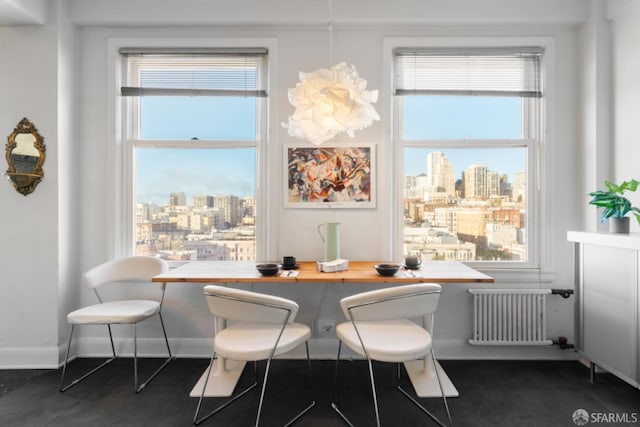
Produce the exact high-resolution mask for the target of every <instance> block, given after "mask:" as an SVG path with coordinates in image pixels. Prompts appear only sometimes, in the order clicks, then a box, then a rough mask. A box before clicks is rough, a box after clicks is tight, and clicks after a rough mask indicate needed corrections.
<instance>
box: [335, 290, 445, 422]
mask: <svg viewBox="0 0 640 427" xmlns="http://www.w3.org/2000/svg"><path fill="white" fill-rule="evenodd" d="M440 292H441V287H440V285H438V284H436V283H417V284H411V285H403V286H397V287H390V288H385V289H379V290H374V291H369V292H363V293H360V294H356V295H352V296H349V297H346V298H343V299H342V300H341V301H340V306H341V308H342V311H343V312H344V315H345V316H346V318H347V319H348V320H347V321H346V322H341V323H340V324H338V326H337V327H336V334H337V335H338V338H339V344H338V358H337V360H336V369H335V374H334V385H333V393H332V399H331V406H332V407H333V409H334V410H335V411H336V412H337V413H338V414H339V415H340V417H342V419H344V421H345V422H347V423H348V424H349V425H351V426H353V424H351V421H350V420H349V419H348V418H347V417H346V415H345V414H344V413H343V412H342V410H341V409H340V408H339V407H338V402H337V399H336V390H337V387H338V370H339V366H340V352H341V349H342V344H343V343H344V344H345V345H346V346H347V347H348V348H349V349H351V350H352V351H353V352H355V353H356V354H358V355H360V356H364V357H365V358H366V359H367V363H368V367H369V379H370V382H371V392H372V395H373V407H374V411H375V417H376V423H377V425H378V427H379V426H380V414H379V410H378V399H377V395H376V385H375V381H374V375H373V366H372V361H373V360H376V361H379V362H392V363H396V366H397V367H396V370H397V375H396V388H397V389H398V390H399V391H400V392H401V393H402V394H403V395H404V396H406V397H407V398H408V399H409V400H411V402H413V403H414V404H415V405H417V406H418V407H419V408H420V409H421V410H422V411H423V412H424V413H425V414H427V415H428V416H429V417H431V418H432V419H433V420H434V421H435V422H437V423H438V424H439V425H444V424H443V423H442V422H441V421H440V420H439V419H438V418H437V417H435V416H434V415H433V414H432V413H431V412H429V411H428V410H427V409H426V408H425V407H424V406H423V405H422V404H420V403H419V402H418V401H417V400H416V398H414V397H412V396H411V395H410V394H409V393H408V392H407V391H406V390H405V389H403V388H402V387H401V386H400V372H401V370H400V363H402V362H408V361H413V360H418V359H422V358H425V356H427V355H429V354H430V355H431V362H432V363H433V364H434V366H433V368H434V369H436V367H435V356H434V353H433V342H432V333H433V313H434V312H435V311H436V308H437V306H438V299H439V297H440ZM416 317H420V318H421V319H420V321H421V322H422V324H421V325H420V324H418V323H416V322H414V321H413V320H412V318H416ZM436 375H437V379H438V385H439V386H440V393H441V394H442V399H443V402H444V407H445V409H446V412H447V417H448V419H449V425H451V414H450V412H449V405H448V404H447V398H446V396H445V393H444V390H443V387H442V383H441V381H440V376H439V374H438V371H437V370H436Z"/></svg>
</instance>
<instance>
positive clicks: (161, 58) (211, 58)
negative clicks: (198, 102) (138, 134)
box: [120, 48, 267, 97]
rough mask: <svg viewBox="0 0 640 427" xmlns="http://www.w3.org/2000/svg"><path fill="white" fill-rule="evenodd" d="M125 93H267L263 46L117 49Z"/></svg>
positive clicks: (147, 94)
mask: <svg viewBox="0 0 640 427" xmlns="http://www.w3.org/2000/svg"><path fill="white" fill-rule="evenodd" d="M120 54H121V55H123V57H124V58H125V66H124V69H123V71H124V73H123V78H122V81H123V85H122V88H121V94H122V95H124V96H254V97H265V96H267V87H266V86H267V84H266V76H267V73H266V67H267V51H266V49H235V50H231V49H197V50H195V49H191V50H175V49H174V50H168V49H132V48H123V49H120Z"/></svg>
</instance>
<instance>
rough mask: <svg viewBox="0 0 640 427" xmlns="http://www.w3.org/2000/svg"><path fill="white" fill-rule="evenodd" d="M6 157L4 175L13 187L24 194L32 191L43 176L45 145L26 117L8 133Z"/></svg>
mask: <svg viewBox="0 0 640 427" xmlns="http://www.w3.org/2000/svg"><path fill="white" fill-rule="evenodd" d="M6 158H7V164H8V166H9V168H8V169H7V172H6V175H7V177H8V178H9V179H10V180H11V182H12V183H13V186H14V187H15V189H16V190H17V191H18V192H19V193H20V194H22V195H24V196H26V195H27V194H30V193H32V192H33V190H35V188H36V186H37V185H38V183H39V182H40V181H41V180H42V178H43V177H44V171H43V170H42V164H43V163H44V158H45V147H44V138H42V136H41V135H40V134H39V133H38V130H37V129H36V128H35V126H34V125H33V123H31V122H30V121H29V120H27V119H26V118H24V119H22V120H21V121H20V123H18V126H17V127H16V128H15V129H14V131H13V133H12V134H11V135H9V138H8V140H7V150H6Z"/></svg>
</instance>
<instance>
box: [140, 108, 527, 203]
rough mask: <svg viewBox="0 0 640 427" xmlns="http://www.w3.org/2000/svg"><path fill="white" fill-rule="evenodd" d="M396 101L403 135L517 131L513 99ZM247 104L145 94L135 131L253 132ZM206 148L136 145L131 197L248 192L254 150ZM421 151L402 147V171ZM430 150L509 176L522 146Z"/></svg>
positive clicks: (229, 136)
mask: <svg viewBox="0 0 640 427" xmlns="http://www.w3.org/2000/svg"><path fill="white" fill-rule="evenodd" d="M404 102H405V106H404V107H405V108H404V111H405V114H406V115H405V120H404V122H405V124H406V126H405V129H404V137H405V138H406V139H472V138H485V139H486V138H494V139H505V138H506V139H518V138H520V135H521V128H520V122H521V120H520V100H519V99H518V98H485V97H438V99H434V98H431V99H428V98H427V97H411V96H409V97H405V98H404ZM255 108H256V105H255V99H253V98H223V99H222V100H220V99H218V100H212V99H211V98H197V97H170V98H164V97H145V98H143V107H142V111H141V114H142V129H141V136H142V138H143V139H187V140H190V139H192V138H198V139H218V140H243V139H245V140H246V139H253V138H255V135H256V123H255V119H254V117H255ZM187 144H188V143H187ZM212 151H213V150H212ZM212 151H209V150H206V149H197V148H185V149H183V150H170V149H162V148H143V149H139V150H137V153H136V156H137V157H136V168H137V169H136V176H137V179H136V193H137V197H136V199H137V201H138V202H152V203H156V204H158V205H164V204H167V203H168V199H169V193H172V192H184V193H186V194H187V203H189V204H191V203H192V199H191V198H192V197H193V196H194V195H211V194H214V193H222V194H233V195H237V196H239V197H244V196H248V195H255V179H256V178H255V170H256V158H255V150H253V149H247V148H239V149H225V150H222V151H218V150H216V151H215V152H212ZM429 151H430V150H427V149H413V148H411V149H407V151H406V152H405V175H419V174H421V173H425V172H426V157H427V154H428V153H429ZM438 151H443V152H444V153H445V154H446V156H447V158H448V159H449V161H450V162H451V163H453V165H454V172H455V176H456V179H459V178H460V177H461V173H462V171H463V170H464V169H465V168H466V167H468V166H469V165H471V164H473V163H480V164H484V165H486V166H487V168H488V169H489V170H494V171H497V172H499V173H501V174H502V173H507V174H509V176H510V178H511V179H513V177H514V174H515V173H516V172H518V171H520V170H522V169H523V168H524V165H525V150H524V149H522V148H518V149H508V150H504V149H503V150H496V149H486V150H469V149H459V150H456V149H454V150H438Z"/></svg>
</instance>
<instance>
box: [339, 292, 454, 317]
mask: <svg viewBox="0 0 640 427" xmlns="http://www.w3.org/2000/svg"><path fill="white" fill-rule="evenodd" d="M441 289H442V288H441V286H440V285H438V284H437V283H416V284H411V285H403V286H395V287H390V288H384V289H378V290H375V291H369V292H363V293H360V294H356V295H352V296H349V297H346V298H343V299H342V300H341V301H340V307H342V311H343V312H344V315H345V316H346V317H347V319H351V318H352V317H351V316H352V314H353V319H354V320H389V319H403V318H409V317H416V316H423V315H427V314H431V313H433V312H434V311H435V310H436V308H437V307H438V300H439V299H440V292H441Z"/></svg>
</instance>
